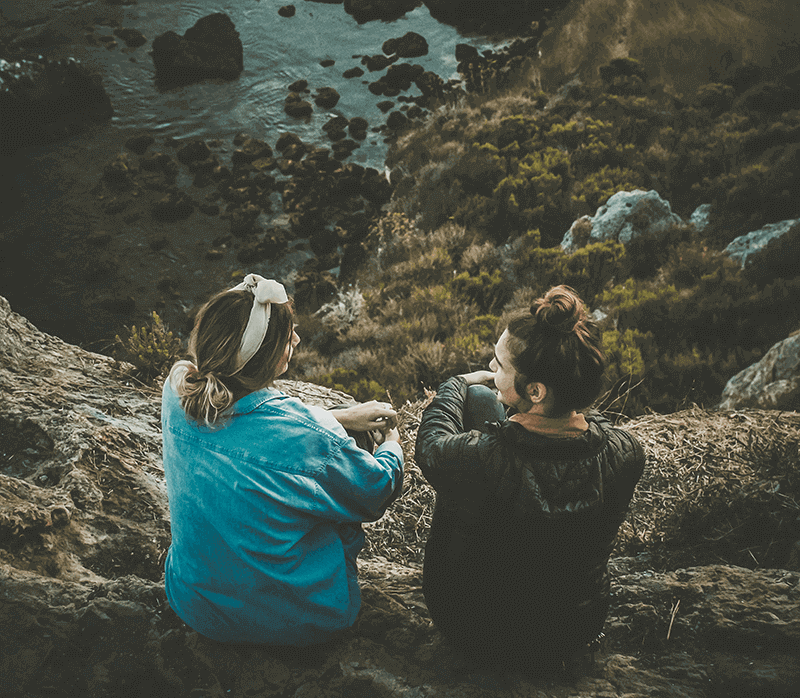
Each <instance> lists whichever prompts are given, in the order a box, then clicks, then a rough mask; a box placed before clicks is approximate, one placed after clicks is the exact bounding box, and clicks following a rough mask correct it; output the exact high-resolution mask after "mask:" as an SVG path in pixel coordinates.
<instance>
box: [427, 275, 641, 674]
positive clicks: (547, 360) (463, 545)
mask: <svg viewBox="0 0 800 698" xmlns="http://www.w3.org/2000/svg"><path fill="white" fill-rule="evenodd" d="M490 368H491V371H475V372H473V373H468V374H464V375H460V376H455V377H454V378H450V379H448V380H447V381H445V382H444V383H442V384H441V385H440V386H439V389H438V392H437V395H436V397H435V398H434V400H433V402H432V403H431V404H430V405H429V406H428V408H427V409H426V410H425V412H424V414H423V416H422V423H421V424H420V428H419V432H418V436H417V444H416V462H417V464H418V465H419V467H420V468H421V469H422V472H423V474H424V475H425V477H426V479H427V480H428V482H429V483H430V484H431V486H432V487H433V488H434V489H435V490H436V507H435V510H434V514H433V522H432V524H431V530H430V536H429V538H428V542H427V545H426V547H425V563H424V574H423V591H424V594H425V600H426V602H427V605H428V609H429V611H430V614H431V617H432V618H433V621H434V623H435V624H436V625H437V627H438V628H439V629H440V630H441V632H442V633H443V634H444V635H445V637H446V638H447V639H448V640H449V642H450V643H451V644H452V645H455V646H457V647H459V648H460V649H461V650H462V651H463V652H464V653H465V654H466V655H467V657H468V658H469V659H471V660H472V661H474V662H476V663H480V664H482V665H485V666H491V667H494V668H498V669H509V670H517V669H520V670H533V671H536V670H542V671H551V670H554V669H557V668H558V667H559V666H561V663H562V662H563V661H565V660H567V659H569V658H570V657H571V656H573V655H575V654H577V653H580V652H581V651H582V650H583V649H585V648H586V646H587V644H588V643H589V642H591V641H592V640H593V639H594V638H596V637H597V636H598V635H599V633H600V632H601V631H602V627H603V623H604V621H605V618H606V615H607V613H608V600H609V580H608V570H607V563H608V557H609V554H610V552H611V548H612V546H613V542H614V538H615V536H616V534H617V530H618V528H619V526H620V524H621V523H622V521H623V520H624V519H625V515H626V513H627V509H628V504H629V502H630V500H631V497H632V496H633V490H634V487H635V486H636V483H637V482H638V480H639V478H640V477H641V474H642V470H643V468H644V460H645V459H644V452H643V450H642V447H641V446H640V445H639V443H638V442H637V441H636V439H634V438H633V436H631V435H630V434H628V433H627V432H625V431H623V430H622V429H617V428H615V427H613V426H612V425H611V423H610V422H609V421H608V420H606V419H605V418H603V417H601V416H600V415H599V414H596V413H594V414H592V413H588V414H586V415H584V414H583V413H581V412H580V411H579V410H581V409H583V408H586V407H587V406H589V405H590V404H591V403H592V402H593V401H594V400H595V399H596V398H597V395H598V394H599V392H600V389H601V382H602V374H603V370H604V368H605V359H604V357H603V354H602V351H601V349H600V336H599V332H598V329H597V327H596V325H595V323H594V322H593V321H592V320H591V319H590V318H589V317H588V316H587V314H586V311H585V309H584V306H583V302H582V301H581V299H580V298H579V297H578V296H577V295H576V293H575V292H574V291H573V290H572V289H571V288H569V287H566V286H557V287H555V288H553V289H551V290H550V291H548V293H547V294H546V295H545V296H544V297H543V298H540V299H538V300H537V301H536V302H534V304H533V305H532V306H531V308H530V311H524V312H522V313H519V314H518V315H516V316H515V317H513V318H512V320H511V321H510V323H509V325H508V328H507V329H506V330H505V331H504V332H503V334H502V336H501V337H500V339H499V340H498V341H497V344H496V345H495V356H494V359H493V360H492V362H491V364H490ZM492 380H493V381H494V385H495V387H496V389H497V394H496V395H495V393H494V392H493V391H492V390H490V389H489V388H488V387H486V386H485V385H482V384H484V383H488V382H489V381H492ZM501 403H502V404H501ZM504 406H505V407H504Z"/></svg>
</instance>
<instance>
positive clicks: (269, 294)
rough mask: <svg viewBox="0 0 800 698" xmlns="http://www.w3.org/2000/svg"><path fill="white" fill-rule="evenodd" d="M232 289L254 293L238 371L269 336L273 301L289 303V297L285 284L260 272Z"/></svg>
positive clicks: (246, 278) (241, 347) (240, 351)
mask: <svg viewBox="0 0 800 698" xmlns="http://www.w3.org/2000/svg"><path fill="white" fill-rule="evenodd" d="M231 290H232V291H250V293H252V294H253V307H252V308H251V309H250V318H249V320H248V321H247V327H246V328H245V330H244V335H243V336H242V343H241V345H240V346H239V360H238V362H237V366H236V371H234V373H237V372H238V371H241V370H242V368H244V365H245V364H246V363H247V362H248V361H250V359H252V358H253V356H254V355H255V353H256V352H257V351H258V350H259V348H260V347H261V343H262V342H263V341H264V337H266V336H267V327H269V318H270V315H271V314H272V303H288V302H289V297H288V296H287V295H286V289H285V288H284V287H283V284H279V283H278V282H277V281H273V280H272V279H265V278H264V277H263V276H259V275H258V274H248V275H247V276H245V277H244V281H242V283H240V284H239V285H238V286H234V287H233V288H232V289H231Z"/></svg>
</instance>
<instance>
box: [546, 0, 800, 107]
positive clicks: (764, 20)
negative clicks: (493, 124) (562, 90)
mask: <svg viewBox="0 0 800 698" xmlns="http://www.w3.org/2000/svg"><path fill="white" fill-rule="evenodd" d="M798 32H800V5H798V4H797V3H796V2H793V1H792V0H771V1H767V2H758V3H752V2H745V0H659V1H658V2H656V1H655V0H623V1H622V2H618V1H617V0H575V1H574V2H572V3H570V4H569V5H568V6H567V7H566V8H565V9H564V10H563V11H562V12H560V13H559V14H558V15H557V16H556V17H555V18H554V19H553V21H552V23H551V25H550V27H549V28H548V30H547V31H546V32H545V34H544V36H543V37H542V40H541V42H540V49H541V51H542V61H541V65H540V67H539V70H540V71H541V78H542V84H543V85H544V86H545V89H552V88H554V87H556V86H558V85H559V84H560V83H562V82H564V81H566V80H568V79H570V78H571V77H573V76H575V75H578V76H580V77H581V78H582V79H583V80H584V81H592V80H597V79H598V74H597V67H598V66H600V65H603V64H605V63H608V62H609V61H610V60H612V59H614V58H624V57H631V58H635V59H637V60H639V61H640V62H641V64H642V66H643V67H644V69H645V70H646V71H647V74H648V75H649V76H650V77H651V79H657V80H659V81H661V82H662V83H663V84H664V85H665V86H667V87H670V88H672V89H674V90H676V91H678V92H685V91H693V90H694V89H696V88H697V87H698V86H699V85H701V84H703V83H706V82H712V81H716V80H719V79H723V78H724V77H726V74H727V71H728V70H729V69H731V68H732V67H733V66H738V65H741V64H744V63H752V64H756V65H759V66H770V65H772V64H773V63H776V62H777V64H778V65H787V64H788V65H796V64H797V63H798V61H800V52H799V51H798V45H797V43H792V41H793V40H794V41H795V42H796V41H797V39H798V37H799V36H800V34H799V33H798Z"/></svg>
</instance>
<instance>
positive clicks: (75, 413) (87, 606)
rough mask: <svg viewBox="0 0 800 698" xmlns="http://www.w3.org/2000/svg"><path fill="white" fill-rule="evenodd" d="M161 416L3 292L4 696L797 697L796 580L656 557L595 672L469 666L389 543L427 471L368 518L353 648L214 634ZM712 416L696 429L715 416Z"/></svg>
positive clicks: (643, 560) (664, 447)
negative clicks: (201, 607)
mask: <svg viewBox="0 0 800 698" xmlns="http://www.w3.org/2000/svg"><path fill="white" fill-rule="evenodd" d="M334 294H335V291H334ZM325 295H327V294H325ZM319 300H321V299H320V298H316V299H314V301H315V303H316V302H318V301H319ZM276 385H277V387H278V388H280V389H281V390H283V391H284V392H286V393H287V394H289V395H292V396H294V397H299V398H300V399H302V400H303V401H304V402H307V403H310V404H316V405H320V406H322V407H330V406H332V405H335V404H337V403H344V402H351V401H352V398H350V397H349V396H348V395H345V394H344V393H341V392H339V391H336V390H329V389H327V388H322V387H320V386H315V385H310V384H308V383H300V382H297V381H276ZM406 407H407V409H408V408H410V404H407V406H406ZM407 409H404V410H402V411H401V413H400V414H401V419H402V420H404V421H403V422H401V433H402V434H403V435H404V437H410V438H411V439H413V430H414V429H415V423H418V419H419V416H418V414H417V415H415V414H414V413H412V412H410V411H407ZM159 413H160V405H159V396H158V393H157V392H153V391H151V390H141V389H139V388H137V387H136V386H135V385H133V384H132V382H131V381H129V380H126V379H125V366H124V365H120V364H119V363H117V362H116V361H114V360H113V359H111V358H109V357H107V356H102V355H100V354H94V353H91V352H87V351H85V350H83V349H81V348H79V347H77V346H73V345H70V344H66V343H65V342H63V341H61V340H60V339H57V338H55V337H52V336H49V335H46V334H44V333H42V332H40V331H39V330H37V329H36V328H35V327H33V326H32V325H31V324H30V323H29V322H28V321H27V320H25V319H24V318H22V317H20V316H19V315H17V314H15V313H13V312H12V311H11V308H10V306H9V304H8V302H7V301H6V300H5V299H4V298H0V437H1V438H0V445H2V453H3V459H2V468H0V544H2V545H0V589H2V593H0V638H2V645H0V647H2V651H0V693H1V694H2V695H4V696H9V697H14V698H16V697H17V696H19V697H20V698H21V697H22V696H26V697H27V696H45V695H66V694H69V695H74V696H78V695H80V696H81V697H85V698H123V697H130V696H190V695H193V696H207V697H209V698H211V697H214V696H219V697H224V696H232V697H236V698H238V697H240V696H263V697H264V698H278V697H279V696H297V697H298V698H300V697H301V696H305V697H310V696H319V697H320V698H324V697H330V696H376V697H384V696H390V695H391V696H404V697H405V698H413V697H415V696H417V697H423V696H429V697H431V698H432V697H433V696H439V697H440V698H500V696H537V697H540V698H555V697H556V696H565V695H570V696H573V697H574V698H590V697H592V698H595V697H597V696H618V695H627V696H650V695H659V696H662V695H663V696H669V697H674V698H690V697H695V696H698V697H699V696H707V695H718V696H790V695H794V693H795V691H794V689H795V687H796V686H797V685H798V684H800V666H798V663H797V653H798V651H800V575H798V573H797V572H793V571H790V569H771V568H766V569H757V570H750V569H746V568H744V567H739V566H733V565H717V564H712V565H706V566H693V567H687V568H681V569H671V570H669V571H658V570H657V569H653V568H652V566H649V565H650V562H649V560H648V556H647V555H646V554H643V555H641V556H637V557H636V558H632V557H615V558H612V560H611V561H610V564H609V570H610V572H611V577H612V580H611V597H610V599H611V608H610V612H609V616H608V620H607V622H606V626H605V633H606V639H605V640H604V643H603V646H602V648H601V650H600V652H599V653H598V654H597V655H596V657H595V658H594V659H595V661H594V662H593V664H592V666H591V671H586V670H585V669H586V668H587V667H586V666H583V667H582V666H581V665H575V666H572V667H570V668H571V669H573V670H574V672H575V673H574V674H572V675H563V676H562V675H559V676H555V677H546V678H538V679H537V678H531V677H528V676H524V675H522V674H513V675H498V674H493V673H490V672H488V671H484V670H482V669H480V668H479V667H476V666H472V665H469V664H468V663H466V662H465V660H464V658H463V657H461V656H459V655H458V654H457V653H456V652H455V651H454V650H452V649H451V648H450V647H449V646H448V644H447V642H446V641H445V640H444V639H443V638H442V636H441V634H440V633H439V632H438V630H437V628H436V626H435V625H433V623H432V622H431V618H430V614H429V612H428V610H427V607H426V605H425V599H424V596H423V594H422V568H421V565H419V564H418V563H407V564H402V563H401V562H390V561H387V560H386V558H385V556H384V554H383V551H389V552H390V554H392V555H394V548H392V547H391V545H394V543H393V542H391V544H390V547H388V548H387V547H382V546H380V545H376V542H379V541H380V540H381V536H382V535H383V537H384V538H385V539H386V541H394V538H395V536H396V535H397V532H398V531H399V530H400V531H401V527H400V526H399V525H397V524H396V523H395V524H394V525H393V526H392V522H396V521H408V522H409V523H408V524H407V525H408V528H409V529H410V530H412V531H413V533H412V534H410V535H413V536H416V535H417V529H416V528H415V526H419V521H418V517H417V515H415V516H413V517H412V518H410V519H408V518H405V519H392V518H391V517H392V516H393V515H397V516H401V515H404V516H408V514H403V513H402V512H400V511H399V510H400V509H402V508H403V507H405V506H411V505H410V502H412V501H413V502H414V503H415V504H414V505H415V506H416V502H419V500H420V499H422V498H423V497H422V496H421V494H422V493H424V498H427V499H428V500H430V499H432V495H431V491H430V490H429V489H427V490H420V489H419V488H421V487H423V485H422V481H421V479H420V478H419V476H418V474H417V473H415V472H414V471H413V470H412V469H408V470H407V480H406V487H407V488H411V489H415V488H416V490H417V493H416V494H415V496H414V497H413V499H410V500H408V501H407V502H406V503H405V504H404V505H402V506H398V505H400V504H401V503H400V502H398V503H397V504H395V505H393V507H392V509H391V510H390V511H389V512H387V515H386V518H385V519H382V520H381V521H378V522H375V523H370V524H366V525H365V528H366V535H367V541H368V543H367V546H366V547H365V550H364V551H363V552H362V554H361V555H360V558H359V563H358V573H359V581H360V587H361V597H362V607H361V611H360V612H359V614H358V618H357V620H356V623H355V625H354V626H353V627H352V628H350V629H348V630H347V631H345V632H344V633H342V636H341V637H340V638H339V639H337V640H336V642H332V643H328V644H326V645H321V646H318V647H312V648H307V649H304V650H297V649H293V648H278V647H270V646H267V645H260V646H259V645H235V644H234V645H225V644H221V643H217V642H213V641H211V640H208V639H206V638H204V637H203V636H201V635H199V634H198V633H196V632H195V631H193V630H192V629H191V628H189V627H188V626H186V625H185V624H184V623H182V622H181V620H180V619H179V618H178V617H177V616H176V615H175V613H174V611H173V610H172V609H171V608H170V606H169V602H168V600H167V598H166V594H165V592H164V582H163V558H164V554H165V552H166V550H167V549H168V547H169V545H170V512H169V506H168V501H167V495H166V488H165V482H164V472H163V465H162V456H161V433H160V431H161V427H160V417H159ZM698 414H699V416H696V417H695V418H694V423H695V424H697V423H699V422H701V421H702V420H705V419H708V417H707V416H704V415H703V414H702V413H698ZM752 417H753V420H752V421H753V422H756V423H758V420H759V419H761V417H760V415H759V413H752ZM659 420H661V421H659ZM747 421H748V422H750V421H751V420H750V419H748V420H747ZM764 424H765V425H766V424H769V421H767V420H764ZM674 425H675V419H674V415H665V416H662V415H648V416H647V417H646V421H645V422H644V423H641V424H640V426H639V427H638V429H639V430H640V431H639V432H637V431H636V428H637V427H635V426H634V427H630V428H631V431H633V432H634V433H636V434H637V435H638V436H643V435H644V434H646V433H648V432H647V430H651V431H652V433H654V434H656V435H657V437H654V438H652V439H651V440H650V443H651V444H654V448H655V449H658V450H659V453H658V454H653V453H649V454H648V455H653V456H656V455H657V456H658V458H659V459H664V458H667V457H668V456H669V454H671V453H673V452H674V439H672V438H671V436H674V434H675V426H674ZM751 428H752V427H751ZM764 431H767V429H764ZM748 433H752V432H748ZM664 434H666V435H667V436H670V438H665V437H664V436H663V435H664ZM404 447H409V448H410V447H411V446H410V444H409V442H408V441H406V442H405V443H404ZM655 462H662V461H661V460H658V461H655ZM766 484H769V485H771V484H772V483H766ZM414 511H416V510H414ZM428 511H429V510H428ZM428 516H429V514H428V515H426V519H424V520H423V524H422V526H423V527H424V526H425V523H424V521H425V520H428V518H427V517H428ZM387 520H388V521H389V524H387ZM786 522H787V526H784V528H788V527H789V526H791V525H793V524H792V523H791V519H789V518H788V517H787V519H786ZM390 527H391V528H390ZM382 532H383V533H382ZM401 533H402V531H401ZM415 540H417V541H418V540H419V539H416V538H415ZM423 540H424V539H423ZM417 545H418V543H415V548H416V546H417ZM776 546H777V544H776ZM792 569H797V568H796V567H795V568H792Z"/></svg>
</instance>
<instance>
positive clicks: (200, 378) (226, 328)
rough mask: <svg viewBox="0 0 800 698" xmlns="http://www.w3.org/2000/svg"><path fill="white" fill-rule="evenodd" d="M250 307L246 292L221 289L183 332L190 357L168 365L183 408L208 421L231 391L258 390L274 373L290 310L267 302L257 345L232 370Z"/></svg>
mask: <svg viewBox="0 0 800 698" xmlns="http://www.w3.org/2000/svg"><path fill="white" fill-rule="evenodd" d="M252 307H253V294H252V293H250V292H249V291H222V292H221V293H218V294H217V295H215V296H214V297H212V298H211V299H210V300H209V301H208V302H207V303H206V304H205V305H203V307H202V308H200V310H199V311H198V313H197V316H196V317H195V321H194V328H193V329H192V334H191V336H190V337H189V357H190V359H191V360H190V361H179V362H178V363H176V364H175V366H173V367H172V371H171V372H170V380H171V381H172V385H173V386H174V387H175V391H176V392H177V394H178V395H179V396H180V398H181V407H182V408H183V410H184V412H186V414H187V415H188V416H190V417H192V418H193V419H195V420H196V421H199V422H203V423H205V424H206V425H211V424H213V423H214V422H216V421H217V419H218V418H219V416H220V413H221V412H223V411H224V410H226V409H228V408H229V407H230V406H231V405H232V404H233V403H234V395H235V394H237V393H241V392H251V391H253V390H260V389H261V388H265V387H266V386H268V385H270V384H271V383H272V381H273V380H275V378H276V377H277V375H278V369H279V368H280V364H281V359H282V358H283V355H284V352H285V351H286V346H287V344H288V343H289V341H290V340H291V336H292V330H293V328H294V311H293V309H292V304H291V301H290V302H289V303H282V304H278V303H273V304H272V307H271V317H270V321H269V326H268V327H267V334H266V336H265V337H264V341H263V342H262V343H261V347H260V348H259V349H258V351H257V352H256V353H255V354H254V355H253V357H252V358H251V359H250V360H249V361H248V362H247V363H246V364H245V365H244V367H243V368H242V369H241V370H240V371H238V372H237V371H236V366H237V360H238V355H239V346H240V344H241V342H242V335H244V330H245V328H246V327H247V321H248V319H249V318H250V310H251V308H252Z"/></svg>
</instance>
